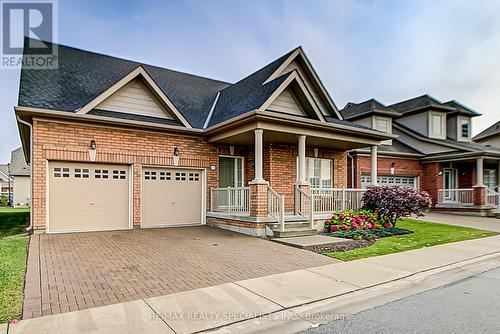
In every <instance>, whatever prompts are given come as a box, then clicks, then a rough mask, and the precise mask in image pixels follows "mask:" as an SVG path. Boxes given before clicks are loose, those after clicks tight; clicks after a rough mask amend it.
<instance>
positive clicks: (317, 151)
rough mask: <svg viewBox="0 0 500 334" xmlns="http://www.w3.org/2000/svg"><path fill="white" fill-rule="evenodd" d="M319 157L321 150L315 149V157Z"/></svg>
mask: <svg viewBox="0 0 500 334" xmlns="http://www.w3.org/2000/svg"><path fill="white" fill-rule="evenodd" d="M318 156H319V148H315V149H314V157H315V158H317V157H318Z"/></svg>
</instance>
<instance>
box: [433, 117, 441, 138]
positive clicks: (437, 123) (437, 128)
mask: <svg viewBox="0 0 500 334" xmlns="http://www.w3.org/2000/svg"><path fill="white" fill-rule="evenodd" d="M442 119H443V118H442V117H441V115H432V133H433V134H434V135H435V136H441V135H442V134H441V130H442V123H441V122H442Z"/></svg>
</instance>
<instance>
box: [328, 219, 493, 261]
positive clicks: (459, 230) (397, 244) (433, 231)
mask: <svg viewBox="0 0 500 334" xmlns="http://www.w3.org/2000/svg"><path fill="white" fill-rule="evenodd" d="M397 227H401V228H406V229H408V230H411V231H413V232H415V233H412V234H406V235H401V236H393V237H387V238H381V239H379V240H377V241H376V242H375V243H374V244H373V245H371V246H368V247H365V248H358V249H353V250H350V251H347V252H333V253H326V254H325V255H328V256H330V257H334V258H336V259H339V260H343V261H351V260H356V259H362V258H365V257H371V256H377V255H385V254H390V253H399V252H404V251H407V250H411V249H417V248H423V247H429V246H435V245H441V244H446V243H449V242H455V241H463V240H469V239H477V238H483V237H489V236H493V235H497V234H498V233H496V232H490V231H484V230H477V229H473V228H467V227H460V226H453V225H445V224H436V223H431V222H426V221H418V220H414V219H405V220H402V221H401V222H399V223H398V224H397Z"/></svg>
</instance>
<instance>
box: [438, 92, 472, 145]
mask: <svg viewBox="0 0 500 334" xmlns="http://www.w3.org/2000/svg"><path fill="white" fill-rule="evenodd" d="M445 105H448V106H451V107H454V108H455V109H456V111H455V112H450V113H448V121H447V131H448V137H449V138H451V139H453V140H456V141H461V142H470V141H471V140H472V139H471V138H472V136H471V135H472V117H475V116H479V113H478V112H476V111H474V110H472V109H470V108H468V107H466V106H464V105H463V104H461V103H459V102H457V101H455V100H453V101H449V102H446V103H445Z"/></svg>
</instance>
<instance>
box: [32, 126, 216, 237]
mask: <svg viewBox="0 0 500 334" xmlns="http://www.w3.org/2000/svg"><path fill="white" fill-rule="evenodd" d="M33 133H34V144H33V177H34V189H33V190H34V196H33V213H34V221H33V226H34V228H35V229H43V228H45V217H46V166H47V165H46V162H47V160H66V161H80V162H88V153H87V152H88V147H89V144H90V141H91V140H92V139H94V140H95V141H96V144H97V158H96V162H100V163H124V164H130V165H133V173H134V183H133V223H134V225H136V226H137V225H139V224H140V219H141V217H140V215H141V180H142V177H141V168H140V167H141V165H142V164H148V165H149V164H150V165H172V161H171V156H172V153H173V150H174V147H178V148H179V151H180V163H179V165H180V166H185V167H199V168H206V171H207V172H206V175H207V200H208V201H209V200H210V199H209V194H208V191H209V188H210V187H215V186H217V185H218V171H211V170H210V168H209V167H210V165H212V164H214V165H218V154H217V148H216V147H215V146H213V145H211V144H208V143H207V142H206V141H205V140H203V139H201V138H196V137H190V136H182V135H172V134H164V133H160V132H146V131H137V130H134V131H132V130H126V129H117V128H110V127H102V126H93V125H75V124H66V123H55V122H49V121H44V120H37V119H35V120H34V122H33ZM207 207H210V206H209V203H208V205H207Z"/></svg>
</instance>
